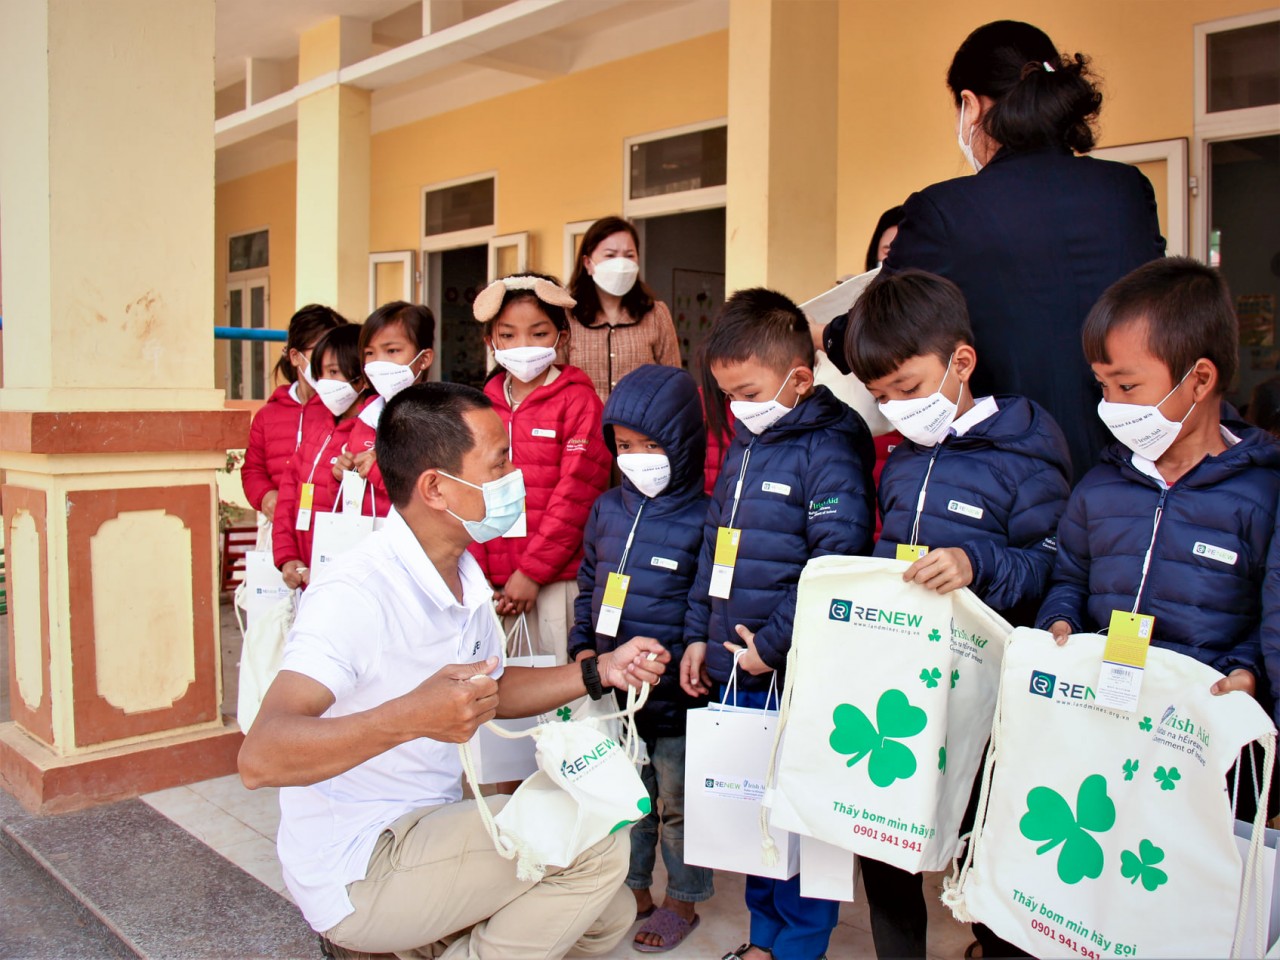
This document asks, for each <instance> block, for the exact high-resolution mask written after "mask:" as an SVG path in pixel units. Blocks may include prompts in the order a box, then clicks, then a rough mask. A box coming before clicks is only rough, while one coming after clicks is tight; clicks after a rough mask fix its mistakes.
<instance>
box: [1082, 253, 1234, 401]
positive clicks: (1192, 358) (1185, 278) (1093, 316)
mask: <svg viewBox="0 0 1280 960" xmlns="http://www.w3.org/2000/svg"><path fill="white" fill-rule="evenodd" d="M1138 321H1142V322H1145V323H1146V326H1147V349H1148V350H1150V351H1151V353H1152V354H1153V355H1155V356H1156V357H1159V358H1160V360H1161V361H1162V362H1163V363H1164V365H1165V366H1166V367H1168V368H1169V376H1170V377H1172V378H1173V380H1174V382H1175V383H1176V382H1177V381H1179V380H1180V379H1181V378H1182V377H1184V376H1186V373H1187V371H1188V370H1190V369H1191V368H1192V366H1194V365H1195V362H1196V361H1197V360H1199V359H1201V358H1202V357H1203V358H1204V359H1206V360H1208V361H1209V362H1210V363H1212V364H1213V365H1214V366H1215V367H1216V368H1217V369H1218V386H1217V391H1218V393H1220V394H1221V393H1225V392H1226V391H1227V389H1228V388H1229V387H1230V386H1231V380H1232V379H1233V378H1234V377H1235V375H1236V365H1237V364H1238V363H1239V356H1240V354H1239V350H1240V347H1239V331H1238V329H1237V325H1236V315H1235V310H1234V309H1233V307H1232V304H1231V292H1230V291H1229V290H1228V289H1227V282H1226V280H1224V279H1223V278H1222V275H1221V274H1220V273H1218V271H1217V270H1214V269H1213V268H1212V267H1206V266H1205V265H1204V264H1203V263H1201V262H1200V261H1198V260H1192V259H1191V258H1190V257H1165V258H1163V259H1160V260H1152V261H1151V262H1150V263H1147V264H1144V265H1143V266H1141V267H1139V268H1138V269H1137V270H1134V271H1133V272H1132V273H1130V274H1128V275H1126V276H1123V277H1121V278H1120V279H1119V280H1117V281H1116V282H1115V283H1113V284H1112V285H1111V286H1109V287H1108V288H1107V289H1106V290H1105V291H1104V292H1103V294H1102V296H1101V297H1099V298H1098V302H1097V303H1095V304H1094V305H1093V309H1092V310H1090V311H1089V316H1087V317H1086V318H1085V321H1084V331H1083V333H1082V337H1081V339H1082V340H1083V342H1084V355H1085V358H1086V359H1087V360H1088V361H1089V362H1090V363H1110V362H1111V357H1110V356H1109V355H1108V353H1107V336H1108V335H1109V334H1110V333H1111V332H1112V331H1113V330H1116V329H1119V328H1120V327H1123V326H1124V325H1125V324H1128V323H1135V322H1138Z"/></svg>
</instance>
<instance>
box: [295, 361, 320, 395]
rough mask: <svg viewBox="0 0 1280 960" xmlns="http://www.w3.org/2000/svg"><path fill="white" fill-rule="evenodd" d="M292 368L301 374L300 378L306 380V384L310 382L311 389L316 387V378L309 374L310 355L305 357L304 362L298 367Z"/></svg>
mask: <svg viewBox="0 0 1280 960" xmlns="http://www.w3.org/2000/svg"><path fill="white" fill-rule="evenodd" d="M294 369H295V370H297V371H298V372H299V373H300V374H302V379H303V380H305V381H307V383H308V384H310V386H311V389H312V390H314V389H315V388H316V378H315V377H313V376H311V358H310V357H308V358H307V362H306V363H304V364H303V365H302V366H300V367H295V368H294Z"/></svg>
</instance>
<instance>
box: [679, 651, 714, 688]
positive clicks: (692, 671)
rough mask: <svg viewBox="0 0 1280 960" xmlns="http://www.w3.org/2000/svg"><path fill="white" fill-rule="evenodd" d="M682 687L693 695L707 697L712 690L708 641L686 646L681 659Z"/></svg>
mask: <svg viewBox="0 0 1280 960" xmlns="http://www.w3.org/2000/svg"><path fill="white" fill-rule="evenodd" d="M680 689H681V690H683V691H684V692H685V693H687V694H688V695H689V696H691V697H705V696H707V694H709V693H710V692H711V675H710V674H708V673H707V644H706V641H704V640H700V641H698V642H697V643H691V644H689V645H688V646H687V647H685V648H684V656H683V657H682V658H681V660H680Z"/></svg>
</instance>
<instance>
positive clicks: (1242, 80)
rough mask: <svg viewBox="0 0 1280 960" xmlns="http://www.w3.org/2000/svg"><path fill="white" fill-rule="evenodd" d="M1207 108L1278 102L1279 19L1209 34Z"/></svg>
mask: <svg viewBox="0 0 1280 960" xmlns="http://www.w3.org/2000/svg"><path fill="white" fill-rule="evenodd" d="M1208 73H1209V84H1208V98H1209V103H1208V110H1209V112H1210V113H1219V112H1221V111H1223V110H1243V109H1246V108H1248V107H1263V106H1267V105H1268V104H1272V103H1280V20H1272V21H1270V22H1269V23H1258V24H1255V25H1253V26H1251V27H1240V28H1239V29H1236V30H1223V31H1221V32H1219V33H1211V34H1209V36H1208Z"/></svg>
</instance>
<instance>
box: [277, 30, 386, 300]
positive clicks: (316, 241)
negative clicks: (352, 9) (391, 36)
mask: <svg viewBox="0 0 1280 960" xmlns="http://www.w3.org/2000/svg"><path fill="white" fill-rule="evenodd" d="M371 29H372V27H371V25H370V24H369V23H368V22H363V21H358V20H352V19H350V18H347V17H335V18H334V19H332V20H328V21H326V22H324V23H322V24H320V25H319V26H318V27H315V28H313V29H312V30H309V31H307V32H306V33H304V34H303V35H302V42H301V46H300V48H299V57H298V81H299V82H300V83H305V82H306V81H308V80H312V79H315V78H316V77H321V76H323V75H324V74H326V73H329V72H332V71H336V70H338V69H339V68H340V67H343V66H347V65H348V64H351V63H355V62H357V61H359V60H362V59H364V58H365V57H367V56H368V55H369V50H370V43H371ZM369 97H370V94H369V91H368V90H360V89H358V88H356V87H346V86H339V85H337V84H333V85H330V86H327V87H325V88H324V89H322V90H319V91H317V92H316V93H313V94H310V95H309V96H306V97H303V98H302V99H301V100H300V101H299V102H298V177H297V184H298V186H297V190H298V214H297V223H298V232H297V261H296V264H297V266H296V270H297V273H296V281H295V284H296V291H295V299H296V301H297V302H296V306H302V305H303V304H305V303H324V304H328V305H331V306H333V307H335V308H336V309H337V310H338V312H340V313H341V314H343V316H345V317H347V318H348V319H349V320H363V319H364V316H365V314H366V313H367V312H368V306H369V154H370V142H369V138H370V129H369Z"/></svg>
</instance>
